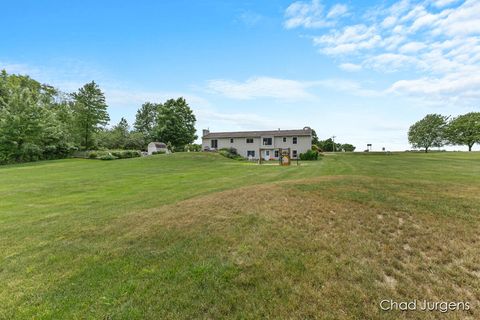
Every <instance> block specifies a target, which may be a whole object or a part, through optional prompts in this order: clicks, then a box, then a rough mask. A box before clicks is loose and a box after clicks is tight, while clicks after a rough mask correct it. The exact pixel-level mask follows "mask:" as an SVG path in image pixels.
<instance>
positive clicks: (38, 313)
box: [0, 153, 480, 319]
mask: <svg viewBox="0 0 480 320" xmlns="http://www.w3.org/2000/svg"><path fill="white" fill-rule="evenodd" d="M382 299H393V300H397V301H410V300H412V299H419V300H423V299H427V300H430V301H468V302H469V303H470V304H471V309H470V311H457V312H449V313H445V314H440V313H439V312H420V311H417V312H399V311H396V312H386V311H382V310H380V308H379V302H380V301H381V300H382ZM439 317H441V318H449V319H479V318H480V153H468V154H467V153H431V154H422V153H399V154H388V155H386V154H335V155H327V156H325V157H323V159H322V160H320V161H316V162H304V163H301V165H300V166H298V167H297V166H291V167H278V166H269V165H264V166H258V165H255V164H249V163H246V162H239V161H234V160H229V159H226V158H223V157H221V156H218V155H215V154H205V153H177V154H173V155H158V156H152V157H146V158H137V159H126V160H116V161H96V160H80V159H68V160H60V161H46V162H38V163H30V164H23V165H14V166H4V167H0V319H32V318H33V319H195V318H205V319H224V318H230V319H257V318H270V319H317V318H318V319H437V318H439Z"/></svg>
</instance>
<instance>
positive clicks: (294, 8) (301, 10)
mask: <svg viewBox="0 0 480 320" xmlns="http://www.w3.org/2000/svg"><path fill="white" fill-rule="evenodd" d="M324 8H325V7H324V5H323V4H322V3H321V2H320V0H311V1H309V2H307V1H295V2H293V3H292V4H290V5H289V6H288V8H287V9H286V10H285V19H286V20H285V22H284V26H285V28H287V29H293V28H298V27H304V28H307V29H312V28H325V27H330V26H333V25H335V24H336V22H337V19H339V18H341V17H342V16H345V15H347V13H348V7H347V6H346V5H344V4H336V5H334V6H333V7H331V8H330V10H329V11H328V12H327V13H326V12H325V10H324Z"/></svg>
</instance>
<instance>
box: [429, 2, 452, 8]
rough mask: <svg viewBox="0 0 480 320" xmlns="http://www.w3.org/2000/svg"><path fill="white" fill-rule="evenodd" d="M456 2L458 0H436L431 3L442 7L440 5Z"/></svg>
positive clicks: (444, 5)
mask: <svg viewBox="0 0 480 320" xmlns="http://www.w3.org/2000/svg"><path fill="white" fill-rule="evenodd" d="M456 2H458V0H436V1H434V2H433V5H434V6H435V7H437V8H442V7H446V6H449V5H451V4H454V3H456Z"/></svg>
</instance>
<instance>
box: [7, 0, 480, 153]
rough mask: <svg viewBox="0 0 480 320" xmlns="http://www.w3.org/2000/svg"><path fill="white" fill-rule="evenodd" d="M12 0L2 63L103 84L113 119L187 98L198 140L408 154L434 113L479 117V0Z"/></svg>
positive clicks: (49, 78) (61, 80) (52, 78)
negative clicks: (284, 142)
mask: <svg viewBox="0 0 480 320" xmlns="http://www.w3.org/2000/svg"><path fill="white" fill-rule="evenodd" d="M2 2H3V3H2V6H1V9H0V15H1V19H0V39H1V41H0V69H6V70H7V72H9V73H19V74H28V75H30V76H31V77H32V78H34V79H36V80H39V81H41V82H44V83H48V84H51V85H53V86H55V87H57V88H59V89H60V90H62V91H65V92H73V91H75V90H77V89H78V88H79V87H81V86H82V85H83V84H85V83H87V82H90V81H92V80H94V81H95V82H97V83H98V84H99V86H100V87H101V89H102V90H103V91H104V92H105V95H106V99H107V103H108V105H109V113H110V117H111V122H110V124H111V125H114V124H115V123H117V122H118V121H119V120H120V119H121V117H125V118H126V119H127V120H128V122H129V123H130V124H132V123H133V121H134V119H135V113H136V111H137V109H138V108H139V107H140V106H141V105H142V103H144V102H146V101H150V102H164V101H165V100H167V99H169V98H177V97H180V96H182V97H184V98H185V99H186V100H187V102H188V103H189V105H190V107H191V108H192V109H193V110H194V113H195V115H196V117H197V125H196V127H197V130H198V134H199V136H200V135H201V130H202V129H203V128H209V129H210V131H238V130H272V129H277V128H281V129H295V128H303V127H304V126H310V127H312V128H313V129H315V131H316V132H317V134H318V136H319V138H321V139H326V138H329V137H332V136H335V137H336V138H335V140H336V141H338V142H343V143H352V144H354V145H355V146H356V147H357V150H364V149H366V145H367V143H371V144H372V145H373V150H381V149H382V147H385V148H386V149H387V150H407V149H410V148H411V147H410V146H409V144H408V139H407V132H408V128H409V126H410V125H412V124H413V123H414V122H416V121H418V120H420V119H421V118H423V117H424V116H425V115H427V114H429V113H440V114H443V115H447V116H452V117H454V116H457V115H460V114H464V113H467V112H471V111H480V0H424V1H413V0H412V1H407V0H400V1H368V0H366V1H353V0H346V1H342V0H340V1H326V0H306V1H291V0H290V1H288V0H264V1H254V0H249V1H247V0H244V1H241V0H222V1H220V0H218V1H213V0H203V1H193V0H192V1H185V0H176V1H167V0H164V1H153V0H148V1H147V0H136V1H118V0H116V1H112V0H104V1H92V0H82V1H80V0H72V1H63V0H62V1H54V0H45V1H36V0H30V1H26V0H16V1H2ZM449 149H454V150H465V148H462V147H449ZM475 149H476V150H480V146H478V145H476V146H475V147H474V150H475Z"/></svg>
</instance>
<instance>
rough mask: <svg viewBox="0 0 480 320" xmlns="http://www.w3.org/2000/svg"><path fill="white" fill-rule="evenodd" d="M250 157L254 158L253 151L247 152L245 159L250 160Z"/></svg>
mask: <svg viewBox="0 0 480 320" xmlns="http://www.w3.org/2000/svg"><path fill="white" fill-rule="evenodd" d="M250 157H252V158H255V151H253V150H248V151H247V158H250Z"/></svg>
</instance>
